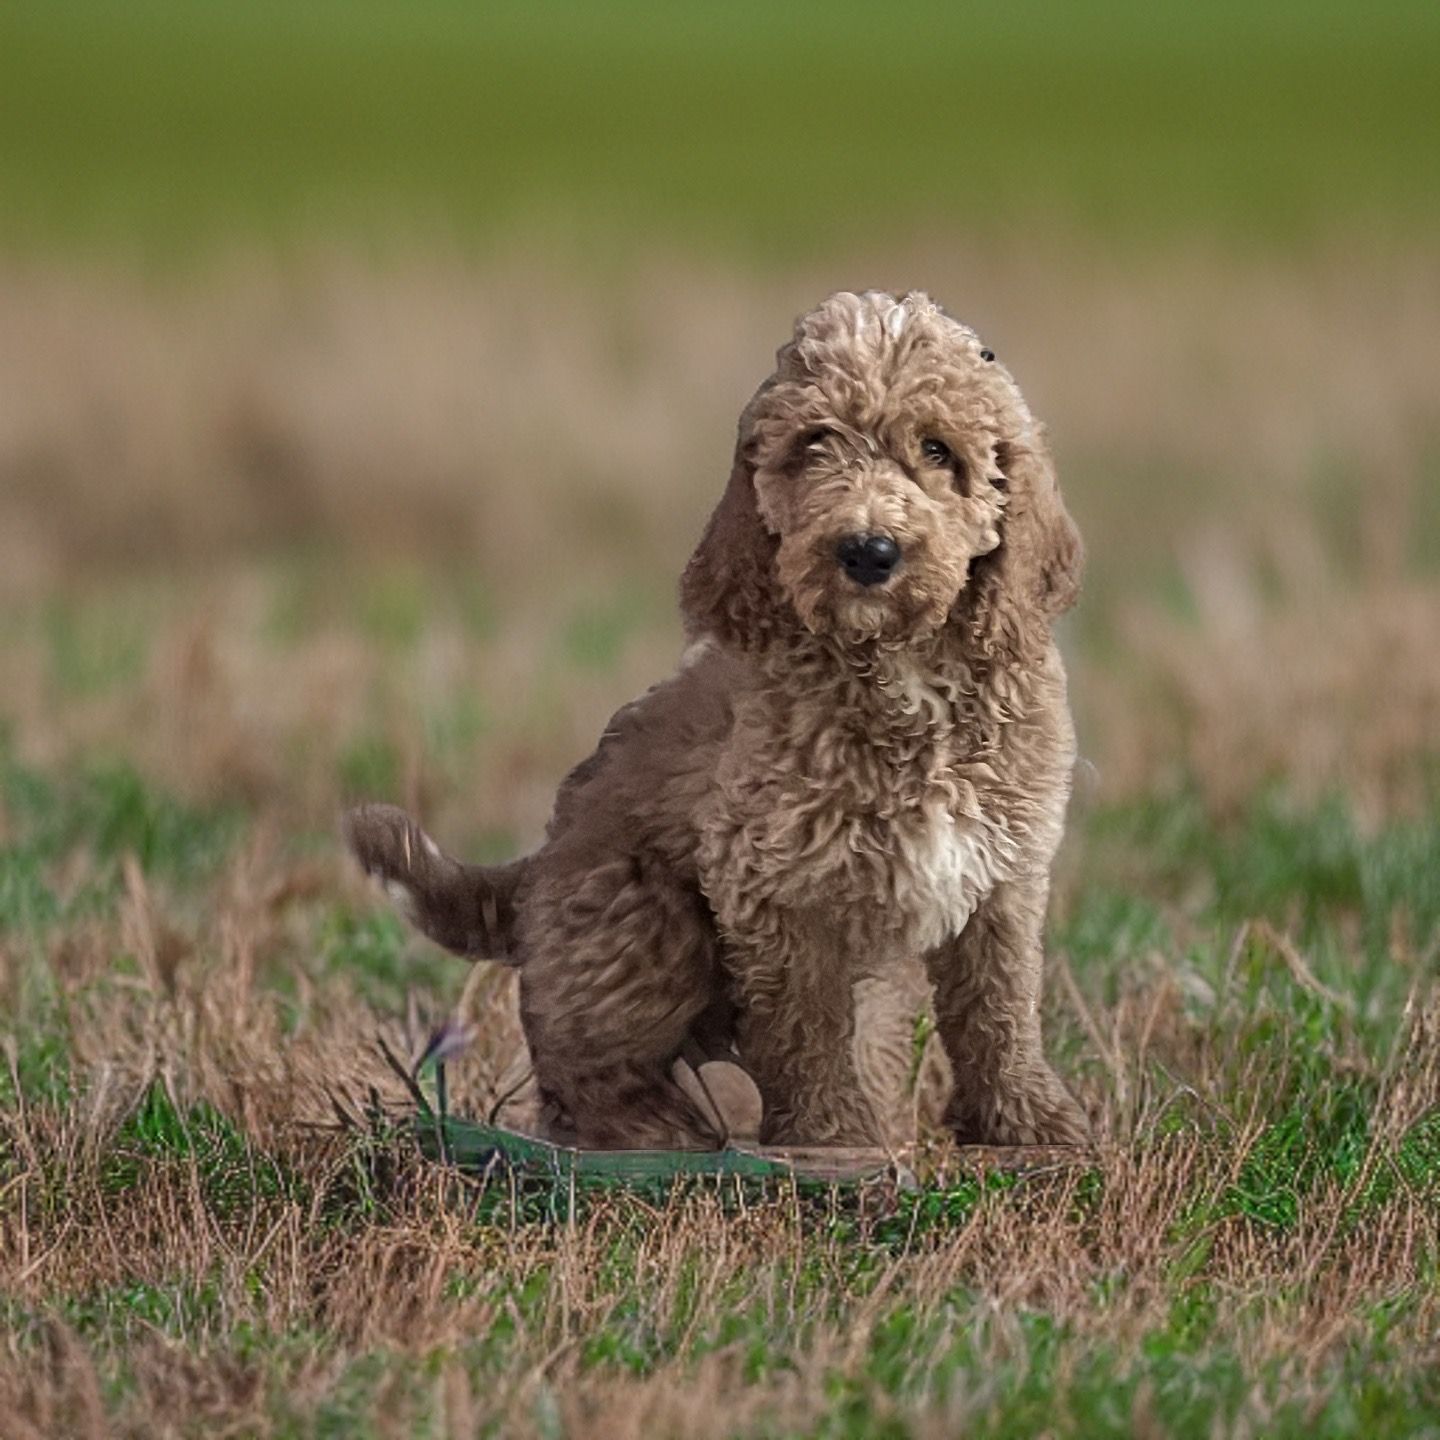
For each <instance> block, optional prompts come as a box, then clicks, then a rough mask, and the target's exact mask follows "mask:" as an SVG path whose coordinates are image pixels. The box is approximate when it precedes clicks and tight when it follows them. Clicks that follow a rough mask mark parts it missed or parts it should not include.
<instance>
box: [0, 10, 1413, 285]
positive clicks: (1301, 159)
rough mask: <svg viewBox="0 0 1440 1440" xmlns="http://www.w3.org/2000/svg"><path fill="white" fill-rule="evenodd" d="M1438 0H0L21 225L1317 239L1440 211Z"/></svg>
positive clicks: (786, 247)
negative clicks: (1060, 231)
mask: <svg viewBox="0 0 1440 1440" xmlns="http://www.w3.org/2000/svg"><path fill="white" fill-rule="evenodd" d="M1437 94H1440V7H1437V6H1435V5H1433V4H1425V3H1419V0H1416V3H1410V0H1387V3H1380V4H1374V5H1356V4H1346V3H1341V0H1315V3H1310V4H1302V3H1298V0H1280V3H1273V4H1263V5H1257V4H1246V3H1240V0H1220V3H1214V4H1207V5H1190V4H1182V3H1175V0H1161V3H1152V4H1145V3H1139V0H1124V3H1118V4H1114V3H1111V4H1102V5H1074V6H1064V5H1054V4H1044V3H1037V0H1020V3H1015V4H1008V5H977V4H953V5H947V4H940V3H921V4H899V5H895V6H878V5H869V4H860V3H855V0H838V3H824V4H822V3H816V0H798V3H789V4H783V5H782V4H767V3H762V0H739V3H730V4H725V5H715V6H701V5H698V4H697V5H691V4H681V3H673V4H665V3H655V0H651V3H642V0H618V3H608V4H584V3H579V0H547V3H538V4H523V3H515V0H499V3H490V4H484V5H465V4H461V3H459V0H415V3H411V4H406V5H385V4H378V3H374V0H312V3H307V4H305V5H303V6H297V5H292V4H286V3H280V0H253V3H248V4H244V5H233V4H222V3H219V0H213V3H212V0H193V3H188V4H177V3H174V0H159V3H157V0H133V3H121V0H109V3H106V0H64V3H54V4H26V3H16V0H11V3H10V4H7V5H6V6H4V7H3V8H0V236H3V239H4V241H5V242H6V243H7V244H9V245H12V246H15V245H24V246H49V245H54V244H63V245H66V246H74V245H101V246H109V245H119V246H121V247H123V248H125V249H128V250H132V251H135V252H138V253H140V254H142V255H147V256H150V255H156V254H162V255H167V256H171V255H174V254H176V253H180V254H190V253H192V252H193V251H194V249H195V247H197V246H200V247H213V246H216V245H230V244H233V243H235V242H236V241H237V240H238V239H253V238H257V237H259V238H263V239H265V240H268V241H280V242H283V243H286V244H293V243H295V242H296V241H297V240H300V239H304V238H313V237H314V236H316V235H320V236H322V237H324V236H331V237H333V236H334V235H336V234H342V235H345V236H347V237H350V238H352V239H353V238H355V237H357V236H358V237H364V238H365V239H366V240H367V241H377V240H383V241H385V242H387V243H392V242H394V241H396V240H397V239H405V238H413V237H414V235H415V234H416V233H417V232H419V233H420V234H435V233H438V234H440V235H442V236H457V237H461V238H463V240H464V241H466V242H467V243H472V244H478V243H482V242H486V241H493V240H495V239H496V238H497V237H500V236H504V235H506V234H511V233H514V232H516V231H517V230H518V231H520V232H522V233H525V234H527V235H532V236H536V237H541V238H543V239H544V240H545V241H547V242H549V243H556V244H559V245H561V246H562V247H564V248H567V249H570V248H573V249H577V250H587V249H591V248H594V249H597V250H599V251H600V252H602V253H604V252H605V251H607V250H608V249H611V248H613V247H615V246H623V245H625V244H626V243H630V242H633V241H634V240H635V239H637V238H641V239H643V240H644V241H646V242H647V243H649V242H653V241H656V240H664V241H666V242H669V243H672V244H676V245H685V246H694V247H698V248H700V249H701V250H703V251H707V252H721V253H724V252H729V251H736V252H739V253H743V254H747V255H755V256H761V257H781V258H790V259H793V258H796V257H813V256H814V255H815V254H816V253H819V252H822V251H825V250H833V249H834V248H835V247H837V246H839V245H842V244H850V243H854V242H856V241H866V242H871V243H875V244H880V243H884V242H887V241H893V240H896V239H908V238H909V237H910V236H911V235H912V234H913V233H914V232H916V231H922V232H923V231H927V230H928V231H933V232H934V233H936V234H939V235H945V234H955V233H957V232H963V233H964V234H965V235H968V236H975V235H995V234H997V233H998V234H1003V233H1005V231H1006V230H1007V229H1008V228H1011V227H1015V226H1020V225H1034V224H1037V223H1040V224H1045V225H1061V226H1066V227H1073V228H1076V229H1078V230H1079V231H1080V232H1081V233H1083V234H1084V235H1086V236H1087V237H1090V238H1093V239H1096V240H1099V241H1103V242H1105V243H1107V244H1113V243H1118V244H1123V245H1133V244H1135V243H1137V242H1147V241H1156V240H1164V241H1176V240H1179V241H1182V242H1188V243H1193V242H1196V241H1199V242H1201V243H1209V242H1211V241H1216V240H1223V241H1225V242H1227V243H1235V244H1244V245H1252V244H1266V245H1271V246H1279V245H1291V244H1294V243H1296V242H1298V241H1302V240H1314V239H1315V238H1317V237H1320V236H1327V235H1331V234H1333V233H1335V232H1336V231H1339V232H1341V233H1344V232H1346V231H1349V230H1354V231H1356V232H1360V233H1362V234H1364V235H1372V236H1373V235H1377V234H1378V235H1381V236H1384V237H1394V236H1405V235H1409V236H1413V235H1415V234H1417V233H1429V232H1430V231H1431V230H1433V227H1434V226H1435V224H1436V222H1437V220H1440V183H1437V182H1440V102H1437V99H1436V96H1437Z"/></svg>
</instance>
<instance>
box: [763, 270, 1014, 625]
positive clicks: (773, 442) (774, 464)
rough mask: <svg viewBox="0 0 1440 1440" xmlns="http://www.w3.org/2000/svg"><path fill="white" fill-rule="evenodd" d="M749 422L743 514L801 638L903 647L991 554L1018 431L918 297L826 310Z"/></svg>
mask: <svg viewBox="0 0 1440 1440" xmlns="http://www.w3.org/2000/svg"><path fill="white" fill-rule="evenodd" d="M987 357H989V358H987ZM749 420H750V437H749V441H748V445H749V454H750V457H751V458H752V460H753V462H754V465H755V477H754V484H755V496H756V505H757V509H758V512H759V515H760V518H761V520H762V522H763V523H764V525H765V527H766V529H768V530H769V531H770V532H771V534H773V535H774V536H775V537H776V538H777V539H778V541H779V545H778V549H777V552H776V557H775V569H776V575H777V578H778V579H779V582H780V585H781V587H782V589H783V591H784V593H785V596H786V598H787V599H788V600H789V602H790V604H791V605H793V606H794V609H795V612H796V614H798V615H799V617H800V619H801V621H802V622H803V623H804V624H805V626H806V628H807V629H809V630H811V631H812V632H814V633H816V634H822V635H829V636H833V637H835V638H836V639H839V640H842V641H843V640H868V639H879V640H887V641H903V640H904V639H906V638H908V637H911V636H918V635H923V634H925V633H928V632H931V631H934V630H936V629H938V628H939V627H940V626H941V625H943V624H944V623H945V621H946V619H947V617H948V616H949V614H950V612H951V610H952V609H953V607H954V605H955V602H956V600H957V598H958V597H959V595H960V592H961V590H962V589H963V588H964V586H965V584H966V581H967V579H968V577H969V574H970V567H971V563H972V562H973V561H974V560H975V559H977V558H978V557H979V556H981V555H986V554H989V553H990V552H991V551H993V550H995V549H996V548H997V547H998V546H999V544H1000V526H1001V522H1002V517H1003V514H1004V509H1005V504H1006V489H1005V487H1006V486H1007V484H1008V477H1007V476H1006V474H1005V471H1004V461H1005V449H1004V438H1003V437H1004V436H1006V435H1007V434H1011V433H1014V432H1016V431H1017V430H1020V429H1023V428H1024V427H1025V426H1026V425H1027V424H1028V423H1029V415H1028V413H1026V412H1024V408H1023V402H1022V401H1021V400H1020V396H1019V392H1018V391H1017V390H1016V389H1015V387H1014V385H1013V384H1011V383H1010V381H1009V379H1008V377H1007V376H1005V375H1004V373H1003V371H1000V370H998V369H997V368H996V366H995V363H994V358H993V356H990V354H989V352H988V351H985V350H982V349H981V346H980V342H979V340H978V339H977V338H976V336H975V334H974V332H973V331H970V330H968V329H966V328H965V327H964V326H962V325H960V324H959V323H957V322H956V321H954V320H952V319H950V317H949V316H947V315H945V314H943V313H942V312H941V311H940V310H939V309H937V308H936V306H935V305H934V304H932V303H931V302H930V301H929V300H928V299H926V298H925V297H923V296H913V295H912V296H907V297H905V298H904V299H900V300H897V299H895V298H894V297H893V296H890V295H884V294H876V293H871V294H867V295H848V294H844V295H837V296H834V297H833V298H832V299H830V300H828V301H827V302H826V303H825V304H824V305H822V306H821V307H820V308H819V309H818V310H815V311H813V312H812V313H811V314H809V315H807V316H805V317H804V319H803V320H802V321H801V322H800V325H799V327H798V329H797V333H796V336H795V339H794V341H793V342H792V343H791V344H790V345H789V346H787V347H786V349H785V350H784V351H782V352H781V355H780V367H779V370H778V372H777V375H776V379H775V383H774V384H773V385H772V386H771V387H770V388H769V389H768V390H767V391H766V392H765V393H764V394H763V395H762V396H761V397H760V398H759V401H758V404H757V405H756V406H755V407H754V409H753V410H752V412H751V414H750V417H749Z"/></svg>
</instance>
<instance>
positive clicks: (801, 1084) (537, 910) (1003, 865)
mask: <svg viewBox="0 0 1440 1440" xmlns="http://www.w3.org/2000/svg"><path fill="white" fill-rule="evenodd" d="M1080 568H1081V549H1080V542H1079V536H1078V534H1077V532H1076V529H1075V526H1074V524H1073V523H1072V521H1071V519H1070V517H1069V515H1068V514H1067V513H1066V510H1065V508H1064V505H1063V503H1062V501H1061V498H1060V494H1059V491H1058V489H1057V487H1056V480H1055V474H1054V469H1053V467H1052V464H1051V461H1050V457H1049V454H1048V451H1047V448H1046V443H1045V440H1044V438H1043V435H1042V432H1041V428H1040V426H1039V424H1038V423H1037V422H1036V421H1035V419H1034V418H1033V417H1032V416H1031V413H1030V411H1029V409H1028V408H1027V406H1026V404H1025V401H1024V400H1023V399H1022V398H1021V395H1020V391H1019V390H1018V389H1017V387H1016V385H1015V382H1014V381H1013V380H1012V379H1011V377H1010V375H1009V374H1008V372H1007V371H1006V370H1005V368H1004V367H1003V366H1002V365H1000V364H999V363H998V362H997V361H996V359H995V357H994V355H993V354H992V353H991V352H990V351H989V350H987V349H984V348H982V346H981V342H980V340H979V339H978V338H977V336H976V335H975V333H974V332H973V331H972V330H970V329H968V328H967V327H965V326H964V325H961V324H960V323H958V322H957V321H955V320H953V319H952V318H950V317H949V316H948V315H946V314H945V313H944V312H943V311H942V310H941V309H940V308H939V307H938V306H936V305H935V304H934V303H933V302H932V301H931V300H929V299H928V298H927V297H926V296H924V295H922V294H918V293H912V294H908V295H905V296H903V297H897V296H893V295H889V294H881V293H875V292H871V293H867V294H864V295H854V294H848V293H847V294H838V295H834V296H832V297H831V298H830V299H828V300H827V301H825V303H824V304H822V305H821V306H820V307H819V308H818V309H816V310H814V311H812V312H811V313H810V314H808V315H806V316H804V317H803V318H802V319H800V320H799V321H798V322H797V324H796V327H795V333H794V337H793V339H791V341H790V342H789V343H788V344H787V345H785V346H784V347H783V348H782V349H781V350H780V352H779V354H778V356H777V364H776V369H775V373H774V374H773V375H772V376H771V377H770V378H769V379H768V380H766V381H765V382H764V384H763V385H761V387H760V389H759V390H758V391H757V393H756V394H755V396H754V398H753V399H752V400H751V401H750V403H749V405H747V406H746V408H745V410H744V413H743V414H742V416H741V418H740V426H739V439H738V444H737V447H736V451H735V459H734V468H733V470H732V472H731V475H730V481H729V484H728V486H727V487H726V490H725V492H724V494H723V496H722V497H721V500H720V503H719V505H718V507H717V508H716V510H715V512H714V514H713V516H712V517H711V520H710V523H709V525H708V526H707V527H706V530H705V533H704V535H703V536H702V538H701V540H700V544H699V546H698V548H697V549H696V551H695V553H694V555H693V557H692V558H691V560H690V563H689V565H688V566H687V567H686V570H685V574H684V577H683V579H682V581H681V603H682V609H683V613H684V618H685V624H686V630H687V636H688V641H689V644H688V648H687V649H686V651H685V654H684V656H683V657H682V659H681V662H680V666H679V669H678V670H677V672H676V673H675V674H674V675H673V676H672V677H670V678H669V679H668V680H665V681H663V682H662V683H660V684H659V685H657V686H655V687H654V688H653V689H652V690H651V691H649V693H648V694H646V695H644V696H643V697H642V698H640V699H639V700H637V701H635V702H633V703H632V704H630V705H627V706H625V707H624V708H623V709H622V710H621V711H620V712H619V713H618V714H617V715H616V716H615V717H614V719H613V720H612V721H611V723H610V725H609V728H608V729H607V730H606V731H605V733H604V735H603V736H602V738H601V740H600V744H599V747H598V749H597V750H596V751H595V753H594V754H593V755H591V756H590V758H589V759H587V760H585V761H584V762H583V763H582V764H581V765H579V766H578V767H577V768H576V769H575V770H574V771H573V772H572V773H571V774H570V776H569V777H568V778H567V779H566V781H565V783H564V784H563V785H562V787H561V789H560V792H559V795H558V797H557V800H556V804H555V811H554V816H553V818H552V820H551V822H550V825H549V829H548V831H547V835H546V839H545V841H544V843H543V844H542V845H541V847H540V848H539V849H538V850H536V851H535V852H534V853H533V854H531V855H528V856H526V857H524V858H522V859H519V860H516V861H514V862H513V863H511V864H508V865H502V866H498V867H479V866H465V865H461V864H459V863H458V862H456V861H454V860H451V859H450V858H449V857H448V856H446V855H445V854H444V853H443V852H442V851H440V850H439V848H438V847H436V846H435V845H434V843H433V841H431V840H430V839H429V837H428V836H426V835H425V834H424V832H423V831H421V830H419V828H418V827H416V826H414V825H413V824H412V823H411V822H410V821H408V820H407V818H406V817H405V816H404V815H403V814H402V813H401V812H399V811H396V810H393V809H390V808H389V807H379V806H370V807H364V808H363V809H361V810H360V811H357V812H354V813H353V814H352V815H351V817H350V818H349V822H348V823H349V834H350V839H351V843H352V845H353V847H354V849H355V851H356V853H357V854H358V856H359V857H360V859H361V862H362V863H363V864H364V865H365V867H366V869H367V870H369V871H370V872H371V873H372V874H377V875H380V876H381V877H383V878H384V879H385V880H386V881H387V883H388V884H389V887H390V889H391V893H392V894H393V895H395V896H396V898H397V900H399V901H400V903H401V904H402V906H403V908H405V910H406V911H407V913H408V914H409V916H410V918H411V919H412V920H413V921H414V922H415V923H416V924H417V925H418V926H419V927H420V928H421V929H422V930H423V931H424V932H425V933H426V934H428V935H430V936H431V937H432V938H433V939H435V940H436V941H438V942H439V943H440V944H442V945H446V946H448V947H449V948H451V949H453V950H455V951H458V952H459V953H461V954H465V955H471V956H475V957H489V958H492V959H495V958H498V959H505V960H508V961H509V962H510V963H513V964H517V965H518V966H519V967H520V986H521V1016H522V1020H523V1024H524V1028H525V1034H526V1038H527V1041H528V1044H529V1047H530V1051H531V1058H532V1061H533V1065H534V1072H535V1079H536V1082H537V1086H538V1091H539V1099H540V1105H541V1110H540V1114H541V1125H542V1128H543V1130H544V1131H545V1133H547V1134H549V1135H550V1136H552V1137H554V1138H557V1139H563V1140H567V1141H571V1142H574V1143H578V1144H581V1145H586V1146H595V1147H618V1146H652V1145H653V1146H687V1145H688V1146H696V1145H701V1146H703V1145H711V1144H715V1143H717V1140H718V1139H719V1138H720V1137H719V1136H718V1135H717V1133H716V1131H717V1128H718V1127H717V1126H716V1124H715V1120H714V1116H713V1113H709V1112H707V1111H706V1108H705V1107H704V1105H703V1104H701V1103H700V1102H699V1101H698V1100H697V1099H696V1098H695V1095H694V1088H693V1086H692V1087H689V1088H687V1087H685V1086H682V1085H681V1084H679V1083H677V1081H676V1079H675V1078H674V1070H673V1066H674V1062H675V1061H676V1059H677V1057H679V1056H681V1055H682V1054H687V1053H689V1054H694V1053H697V1052H698V1053H703V1054H709V1055H728V1054H733V1055H736V1056H738V1059H739V1061H740V1063H741V1064H742V1065H743V1066H744V1068H745V1070H746V1071H747V1072H748V1073H749V1074H750V1075H751V1076H752V1077H753V1078H754V1080H755V1082H756V1084H757V1085H758V1087H759V1090H760V1094H761V1096H762V1098H763V1102H764V1121H763V1131H762V1138H763V1139H765V1140H766V1141H769V1142H772V1143H777V1144H792V1145H816V1144H862V1145H863V1144H875V1143H877V1142H879V1141H881V1140H883V1139H885V1138H886V1135H885V1131H886V1123H887V1122H886V1117H885V1115H884V1113H883V1112H884V1103H883V1100H882V1097H881V1096H880V1095H879V1094H878V1091H879V1090H881V1089H883V1088H884V1081H883V1078H877V1077H878V1076H879V1072H880V1071H883V1070H884V1069H885V1067H886V1064H887V1063H889V1064H890V1065H891V1068H892V1069H893V1068H894V1066H895V1065H896V1064H898V1065H899V1066H900V1067H901V1068H903V1066H904V1064H905V1059H906V1056H907V1053H908V1043H907V1042H908V1035H909V1029H908V1020H909V1018H911V1017H910V1015H909V1014H906V1015H905V1017H904V1018H905V1020H906V1022H907V1023H906V1025H904V1026H902V1027H900V1028H897V1027H896V1025H895V1023H894V1022H895V1019H896V1016H897V1014H901V1013H902V1012H903V1011H904V1008H905V1007H904V1005H903V1004H900V1003H898V1002H895V1001H892V1000H887V998H886V997H887V996H892V995H903V993H904V991H905V977H906V976H907V975H909V974H913V973H921V972H919V963H918V962H923V966H924V972H928V978H929V982H930V984H931V986H932V987H933V995H934V1008H935V1018H936V1024H937V1027H938V1030H939V1034H940V1037H941V1040H942V1041H943V1044H944V1048H945V1052H946V1054H947V1056H948V1057H949V1061H950V1065H951V1068H952V1070H953V1074H954V1091H953V1095H952V1097H951V1099H950V1102H949V1106H948V1109H947V1112H946V1115H947V1120H948V1123H949V1125H950V1127H951V1128H952V1129H953V1131H954V1134H955V1135H956V1137H957V1138H958V1139H959V1140H961V1141H962V1142H981V1143H988V1144H995V1145H1013V1144H1036V1143H1052V1144H1078V1143H1082V1142H1083V1141H1084V1140H1085V1138H1086V1123H1085V1120H1084V1118H1083V1116H1082V1114H1081V1111H1080V1109H1079V1107H1078V1106H1077V1105H1076V1103H1075V1101H1074V1100H1073V1099H1072V1098H1071V1096H1070V1095H1069V1094H1068V1093H1067V1091H1066V1090H1065V1088H1064V1087H1063V1086H1062V1085H1061V1083H1060V1081H1059V1080H1058V1079H1057V1078H1056V1076H1055V1074H1054V1072H1053V1071H1052V1070H1051V1069H1050V1067H1049V1065H1048V1064H1047V1063H1046V1061H1045V1059H1044V1056H1043V1053H1042V1049H1041V1038H1040V1019H1039V996H1040V982H1041V968H1042V954H1041V930H1042V925H1043V921H1044V916H1045V903H1046V893H1047V889H1048V884H1049V871H1050V866H1051V861H1052V859H1053V857H1054V854H1055V850H1056V847H1057V846H1058V844H1059V843H1060V838H1061V832H1062V829H1063V825H1064V815H1065V807H1066V802H1067V798H1068V795H1069V789H1070V776H1071V769H1072V765H1073V761H1074V756H1075V745H1074V736H1073V731H1072V728H1071V722H1070V716H1069V711H1068V708H1067V704H1066V695H1065V674H1064V670H1063V668H1062V666H1061V661H1060V655H1059V653H1058V651H1057V649H1056V646H1055V643H1054V640H1053V639H1052V636H1051V624H1052V621H1053V620H1054V619H1055V617H1056V616H1057V615H1059V614H1060V613H1061V612H1062V611H1063V610H1065V609H1066V608H1067V607H1068V606H1069V605H1070V604H1071V602H1072V601H1073V600H1074V598H1075V595H1076V592H1077V589H1078V585H1079V579H1080ZM857 1012H858V1013H859V1014H860V1017H861V1018H860V1019H859V1021H858V1022H857ZM912 1013H913V1012H912ZM857 1023H858V1028H859V1033H858V1034H857ZM872 1024H873V1026H874V1027H875V1031H876V1033H875V1034H874V1035H871V1034H869V1033H867V1032H868V1030H869V1027H871V1026H872Z"/></svg>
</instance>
